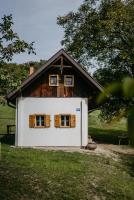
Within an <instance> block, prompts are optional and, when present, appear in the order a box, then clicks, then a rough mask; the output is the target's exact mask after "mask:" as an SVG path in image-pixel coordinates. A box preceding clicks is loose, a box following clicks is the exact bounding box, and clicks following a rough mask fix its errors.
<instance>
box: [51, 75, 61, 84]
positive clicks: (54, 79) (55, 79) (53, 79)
mask: <svg viewBox="0 0 134 200" xmlns="http://www.w3.org/2000/svg"><path fill="white" fill-rule="evenodd" d="M58 85H59V76H58V75H57V74H56V75H50V76H49V86H58Z"/></svg>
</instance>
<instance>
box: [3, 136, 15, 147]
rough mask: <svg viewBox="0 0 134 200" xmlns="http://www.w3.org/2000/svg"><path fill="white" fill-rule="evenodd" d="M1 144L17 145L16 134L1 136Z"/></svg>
mask: <svg viewBox="0 0 134 200" xmlns="http://www.w3.org/2000/svg"><path fill="white" fill-rule="evenodd" d="M0 142H1V143H2V144H9V145H14V144H15V134H5V135H0Z"/></svg>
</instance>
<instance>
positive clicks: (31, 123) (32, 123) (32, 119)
mask: <svg viewBox="0 0 134 200" xmlns="http://www.w3.org/2000/svg"><path fill="white" fill-rule="evenodd" d="M34 126H35V115H29V128H34Z"/></svg>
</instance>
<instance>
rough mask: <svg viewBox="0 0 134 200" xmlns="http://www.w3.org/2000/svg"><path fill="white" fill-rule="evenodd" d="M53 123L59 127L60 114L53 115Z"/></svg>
mask: <svg viewBox="0 0 134 200" xmlns="http://www.w3.org/2000/svg"><path fill="white" fill-rule="evenodd" d="M54 123H55V127H60V115H55V117H54Z"/></svg>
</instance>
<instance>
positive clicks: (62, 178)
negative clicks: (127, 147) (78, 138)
mask: <svg viewBox="0 0 134 200" xmlns="http://www.w3.org/2000/svg"><path fill="white" fill-rule="evenodd" d="M1 151H2V155H1V161H0V199H1V200H20V199H21V200H32V199H34V200H38V199H41V200H42V199H44V200H49V199H50V200H79V199H81V200H85V199H87V200H88V199H89V200H92V199H93V200H94V199H95V200H96V199H97V200H98V199H108V200H110V199H114V200H116V199H117V200H123V199H128V200H131V199H132V200H133V199H134V170H133V169H134V157H130V156H126V155H125V156H122V155H121V156H120V159H119V160H118V161H114V160H112V159H110V158H104V157H103V156H97V155H86V154H80V153H67V152H66V153H65V152H62V151H57V152H54V151H47V152H46V151H43V150H33V149H14V148H11V147H9V146H8V145H2V150H1Z"/></svg>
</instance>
